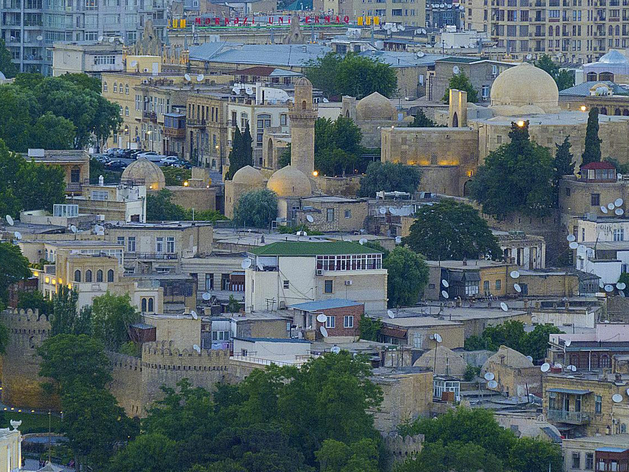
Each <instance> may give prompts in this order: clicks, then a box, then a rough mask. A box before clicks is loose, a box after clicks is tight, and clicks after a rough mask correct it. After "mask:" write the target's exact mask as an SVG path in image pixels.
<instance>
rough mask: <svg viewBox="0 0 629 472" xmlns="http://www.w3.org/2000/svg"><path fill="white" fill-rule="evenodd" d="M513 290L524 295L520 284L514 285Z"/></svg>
mask: <svg viewBox="0 0 629 472" xmlns="http://www.w3.org/2000/svg"><path fill="white" fill-rule="evenodd" d="M513 290H515V291H516V292H518V293H522V287H520V284H513Z"/></svg>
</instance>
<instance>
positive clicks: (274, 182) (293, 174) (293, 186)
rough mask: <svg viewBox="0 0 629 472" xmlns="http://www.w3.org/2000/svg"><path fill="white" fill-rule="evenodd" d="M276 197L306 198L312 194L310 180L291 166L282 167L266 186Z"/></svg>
mask: <svg viewBox="0 0 629 472" xmlns="http://www.w3.org/2000/svg"><path fill="white" fill-rule="evenodd" d="M266 187H267V188H268V189H269V190H272V191H274V192H275V193H276V194H277V196H278V197H308V196H310V195H311V194H312V185H311V183H310V179H309V178H308V177H306V174H304V173H303V172H302V171H300V170H299V169H297V168H295V167H293V166H286V167H282V168H281V169H280V170H278V171H277V172H275V173H274V174H273V175H272V176H271V178H270V179H269V182H268V183H267V184H266Z"/></svg>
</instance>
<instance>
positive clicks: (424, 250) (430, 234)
mask: <svg viewBox="0 0 629 472" xmlns="http://www.w3.org/2000/svg"><path fill="white" fill-rule="evenodd" d="M404 243H405V244H408V246H409V247H410V248H411V249H413V250H414V251H416V252H418V253H420V254H423V255H424V256H425V257H427V258H428V259H431V260H448V259H453V260H463V259H466V258H467V259H478V258H479V257H481V256H482V257H489V258H491V259H501V258H502V251H501V250H500V246H499V245H498V240H497V239H496V237H495V236H494V235H493V233H492V232H491V230H490V229H489V226H488V225H487V222H486V221H485V220H483V219H482V218H481V217H480V215H479V214H478V211H477V210H476V209H474V208H473V207H471V206H470V205H466V204H464V203H458V202H455V201H454V200H443V201H441V202H439V203H436V204H434V205H426V206H423V207H422V208H420V209H419V210H418V211H417V213H416V214H415V222H414V223H413V224H412V225H411V230H410V234H409V235H408V236H407V237H406V238H404Z"/></svg>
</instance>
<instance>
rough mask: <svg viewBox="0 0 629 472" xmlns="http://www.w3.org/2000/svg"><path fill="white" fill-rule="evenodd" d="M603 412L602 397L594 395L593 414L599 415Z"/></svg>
mask: <svg viewBox="0 0 629 472" xmlns="http://www.w3.org/2000/svg"><path fill="white" fill-rule="evenodd" d="M602 412H603V397H602V396H601V395H596V397H595V398H594V413H596V414H597V415H600V414H601V413H602Z"/></svg>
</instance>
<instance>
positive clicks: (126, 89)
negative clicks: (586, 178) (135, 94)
mask: <svg viewBox="0 0 629 472" xmlns="http://www.w3.org/2000/svg"><path fill="white" fill-rule="evenodd" d="M124 94H125V95H129V84H124Z"/></svg>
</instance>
